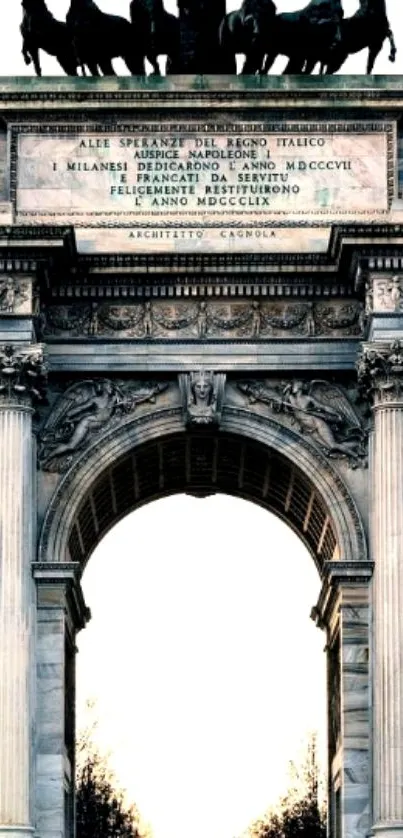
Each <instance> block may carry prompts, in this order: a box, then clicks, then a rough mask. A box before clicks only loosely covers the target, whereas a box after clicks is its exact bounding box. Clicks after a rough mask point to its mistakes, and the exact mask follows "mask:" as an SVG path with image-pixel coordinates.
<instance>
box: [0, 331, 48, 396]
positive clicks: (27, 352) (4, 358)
mask: <svg viewBox="0 0 403 838" xmlns="http://www.w3.org/2000/svg"><path fill="white" fill-rule="evenodd" d="M46 373H47V368H46V363H45V359H44V353H43V345H42V344H33V345H31V346H18V345H13V344H4V345H3V346H0V407H7V406H11V405H18V406H20V407H21V406H25V407H29V406H31V405H32V404H34V403H35V402H38V401H42V400H43V398H44V395H45V385H46Z"/></svg>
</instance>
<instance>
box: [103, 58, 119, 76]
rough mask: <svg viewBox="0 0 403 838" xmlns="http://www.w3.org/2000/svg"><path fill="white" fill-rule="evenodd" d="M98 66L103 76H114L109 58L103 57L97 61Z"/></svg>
mask: <svg viewBox="0 0 403 838" xmlns="http://www.w3.org/2000/svg"><path fill="white" fill-rule="evenodd" d="M99 66H100V68H101V72H102V74H103V75H104V76H116V73H115V71H114V69H113V66H112V61H111V59H110V58H104V59H103V60H102V61H100V62H99Z"/></svg>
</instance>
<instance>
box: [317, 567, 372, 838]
mask: <svg viewBox="0 0 403 838" xmlns="http://www.w3.org/2000/svg"><path fill="white" fill-rule="evenodd" d="M371 575H372V565H371V564H369V563H364V562H339V561H337V562H329V563H328V564H327V566H326V570H325V576H324V582H323V586H322V590H321V594H320V597H319V601H318V604H317V606H316V608H315V609H314V611H313V614H312V616H313V617H314V619H315V620H316V622H317V624H318V625H319V626H320V627H321V628H325V629H326V635H327V644H326V647H327V686H328V742H329V749H328V752H329V767H328V781H329V790H328V799H329V816H328V817H329V834H330V835H332V836H333V838H350V836H354V838H366V836H367V835H368V831H369V827H370V823H371V814H372V813H371V782H370V758H371V757H370V741H371V737H370V729H371V728H370V725H371V698H370V688H369V683H370V678H369V636H370V610H369V596H368V588H369V582H370V579H371Z"/></svg>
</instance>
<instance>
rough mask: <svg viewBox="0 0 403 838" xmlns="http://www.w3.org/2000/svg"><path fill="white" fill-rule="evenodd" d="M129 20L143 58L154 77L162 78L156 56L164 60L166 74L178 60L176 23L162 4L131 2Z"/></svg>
mask: <svg viewBox="0 0 403 838" xmlns="http://www.w3.org/2000/svg"><path fill="white" fill-rule="evenodd" d="M130 20H131V22H132V26H133V27H134V28H135V30H136V34H137V37H138V38H139V39H141V43H142V44H143V50H144V53H145V57H146V58H147V59H148V61H149V62H150V64H151V66H152V68H153V72H154V74H155V75H157V76H159V75H161V71H160V67H159V64H158V56H159V55H166V56H167V73H169V72H174V68H175V65H176V64H177V63H178V59H179V20H178V18H177V17H175V15H172V14H170V13H169V12H167V11H166V9H165V8H164V4H163V2H162V0H131V3H130Z"/></svg>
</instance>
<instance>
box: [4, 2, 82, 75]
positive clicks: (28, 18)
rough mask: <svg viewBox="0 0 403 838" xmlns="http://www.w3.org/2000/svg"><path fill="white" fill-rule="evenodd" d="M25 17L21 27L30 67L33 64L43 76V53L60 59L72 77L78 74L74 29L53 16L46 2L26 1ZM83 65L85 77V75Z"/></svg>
mask: <svg viewBox="0 0 403 838" xmlns="http://www.w3.org/2000/svg"><path fill="white" fill-rule="evenodd" d="M21 5H22V8H23V18H22V23H21V27H20V31H21V35H22V54H23V56H24V61H25V63H26V64H31V61H32V62H33V65H34V68H35V73H36V75H37V76H41V75H42V70H41V65H40V61H39V50H40V49H43V50H44V52H47V53H48V54H49V55H53V56H55V58H57V60H58V62H59V64H60V66H61V68H62V70H64V72H65V73H67V75H68V76H76V75H77V67H78V66H79V65H80V64H81V62H79V60H78V57H77V54H76V51H75V49H74V47H73V44H72V41H71V34H70V30H69V29H68V27H67V26H66V24H65V23H62V22H61V21H59V20H56V18H54V17H53V15H52V14H51V13H50V11H49V9H48V8H47V6H46V4H45V0H22V4H21ZM81 66H82V71H83V74H85V71H84V67H83V65H81Z"/></svg>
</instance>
